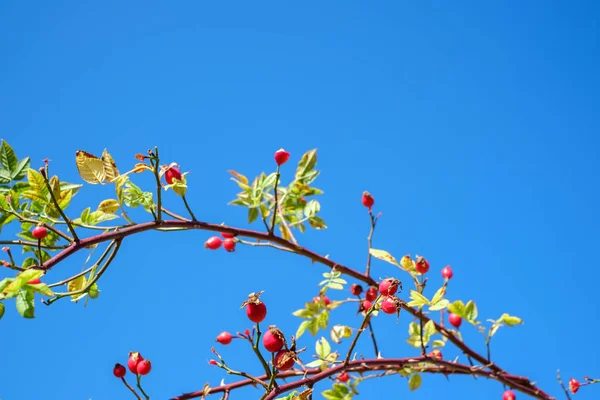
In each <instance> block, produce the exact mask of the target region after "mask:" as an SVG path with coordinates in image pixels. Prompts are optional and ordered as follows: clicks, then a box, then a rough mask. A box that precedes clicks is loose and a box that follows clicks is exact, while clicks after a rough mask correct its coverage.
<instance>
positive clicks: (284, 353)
mask: <svg viewBox="0 0 600 400" xmlns="http://www.w3.org/2000/svg"><path fill="white" fill-rule="evenodd" d="M294 358H296V353H294V352H293V351H290V350H281V351H280V352H279V353H277V354H275V362H274V364H275V368H277V369H278V370H280V371H287V370H288V369H290V368H292V367H293V366H294V363H295V362H296V361H295V360H294Z"/></svg>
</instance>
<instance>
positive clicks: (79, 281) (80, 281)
mask: <svg viewBox="0 0 600 400" xmlns="http://www.w3.org/2000/svg"><path fill="white" fill-rule="evenodd" d="M86 284H87V279H85V276H83V275H82V276H80V277H78V278H75V279H73V280H72V281H70V282H69V283H68V284H67V290H68V291H69V292H75V291H78V290H81V289H83V288H84V287H85V285H86ZM71 297H72V298H74V299H76V298H77V297H79V295H78V294H76V295H72V296H71Z"/></svg>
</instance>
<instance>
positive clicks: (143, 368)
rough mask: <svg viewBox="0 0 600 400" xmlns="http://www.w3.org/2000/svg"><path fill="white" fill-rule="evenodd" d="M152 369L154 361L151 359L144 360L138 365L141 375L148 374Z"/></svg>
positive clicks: (138, 371)
mask: <svg viewBox="0 0 600 400" xmlns="http://www.w3.org/2000/svg"><path fill="white" fill-rule="evenodd" d="M151 369H152V363H151V362H150V360H142V361H140V362H139V363H138V365H137V373H138V374H139V375H148V373H150V370H151Z"/></svg>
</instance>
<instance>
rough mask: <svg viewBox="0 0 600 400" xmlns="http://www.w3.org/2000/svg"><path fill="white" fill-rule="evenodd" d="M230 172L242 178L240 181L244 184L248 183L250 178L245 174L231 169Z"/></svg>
mask: <svg viewBox="0 0 600 400" xmlns="http://www.w3.org/2000/svg"><path fill="white" fill-rule="evenodd" d="M227 172H229V173H230V174H231V175H233V176H235V177H236V178H238V179H239V180H240V182H242V183H243V184H244V185H247V184H248V178H246V177H245V176H244V175H242V174H239V173H237V172H235V171H234V170H232V169H230V170H229V171H227Z"/></svg>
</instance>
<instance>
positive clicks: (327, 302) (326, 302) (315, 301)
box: [313, 296, 331, 306]
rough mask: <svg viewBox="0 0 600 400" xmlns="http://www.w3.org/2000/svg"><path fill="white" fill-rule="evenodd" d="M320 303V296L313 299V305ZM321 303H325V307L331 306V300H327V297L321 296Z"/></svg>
mask: <svg viewBox="0 0 600 400" xmlns="http://www.w3.org/2000/svg"><path fill="white" fill-rule="evenodd" d="M320 301H321V297H320V296H317V297H314V298H313V303H315V304H319V302H320ZM323 303H325V305H326V306H328V305H329V304H331V300H329V297H327V296H323Z"/></svg>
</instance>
